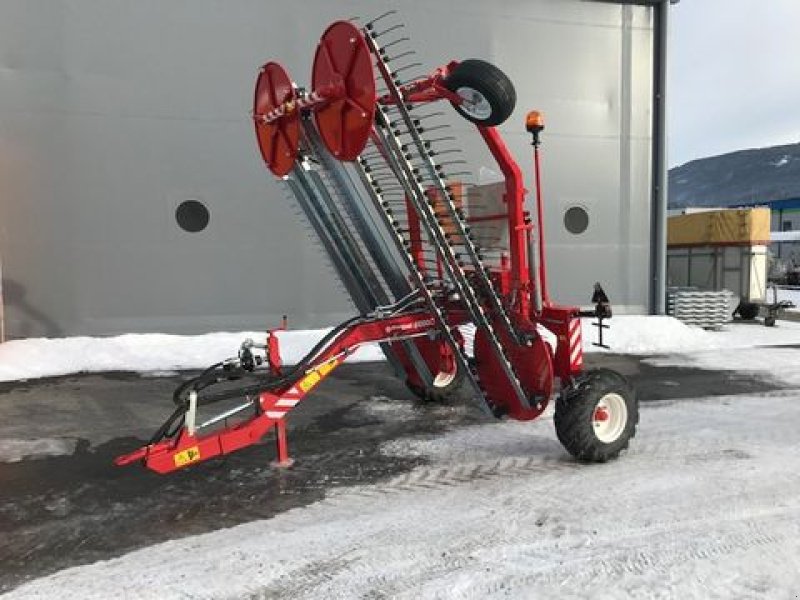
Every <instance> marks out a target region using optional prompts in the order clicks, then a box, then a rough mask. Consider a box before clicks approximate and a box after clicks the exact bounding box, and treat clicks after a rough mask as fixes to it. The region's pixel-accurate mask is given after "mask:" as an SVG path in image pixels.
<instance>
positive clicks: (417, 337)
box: [116, 12, 638, 473]
mask: <svg viewBox="0 0 800 600" xmlns="http://www.w3.org/2000/svg"><path fill="white" fill-rule="evenodd" d="M393 15H394V13H393V12H390V13H386V14H385V15H382V16H381V17H379V18H378V19H376V20H374V21H371V22H369V23H367V24H365V25H364V26H363V27H359V26H358V25H356V24H354V23H352V22H350V21H337V22H335V23H333V24H332V25H330V26H329V27H328V28H327V29H326V30H325V32H324V34H323V35H322V38H321V40H320V42H319V44H318V46H317V50H316V55H315V58H314V66H313V70H312V82H311V87H310V89H308V90H305V89H302V88H299V87H298V86H297V85H296V84H295V83H294V82H293V81H292V80H291V78H290V77H289V76H288V74H287V73H286V71H285V70H284V69H283V67H281V66H280V65H279V64H278V63H276V62H268V63H266V64H265V65H264V66H263V67H262V68H261V69H260V71H259V74H258V78H257V81H256V88H255V98H254V109H253V119H254V123H255V130H256V136H257V139H258V145H259V148H260V151H261V154H262V157H263V159H264V161H265V162H266V164H267V166H268V168H269V169H270V171H271V172H272V173H273V174H274V175H275V176H276V177H278V178H280V179H282V180H284V181H285V183H286V185H287V187H288V189H289V190H290V192H291V194H292V196H293V199H294V201H295V202H296V203H297V205H298V206H299V207H300V208H301V210H302V212H303V214H304V215H305V217H306V219H307V220H308V223H309V224H310V225H311V227H312V229H313V230H314V233H315V235H316V236H317V237H318V238H319V240H320V242H321V243H322V246H323V247H324V249H325V251H326V253H327V254H328V256H329V258H330V260H331V262H332V264H333V266H334V268H335V270H336V272H337V274H338V276H339V278H340V279H341V281H342V283H343V284H344V286H345V288H346V290H347V292H348V293H349V294H350V296H351V298H352V300H353V303H354V304H355V306H356V308H357V309H358V311H359V313H360V314H359V316H357V317H354V318H353V319H350V320H348V321H346V322H345V323H342V324H341V325H339V326H338V327H336V328H334V329H333V330H332V331H331V332H329V333H328V334H327V335H326V336H325V337H324V338H323V339H322V340H321V341H320V342H319V343H318V344H317V345H316V346H314V347H313V348H312V349H311V350H310V351H309V352H308V353H307V355H306V356H305V357H304V358H303V359H302V360H301V361H299V362H298V363H297V364H296V365H294V366H292V367H285V366H284V365H283V361H282V359H281V355H280V347H279V336H278V335H277V330H270V331H268V332H267V336H266V340H265V343H264V344H255V343H254V342H252V341H251V340H246V341H245V342H244V343H243V344H242V346H241V348H240V349H239V352H238V355H237V356H236V357H234V358H231V359H228V360H226V361H223V362H220V363H217V364H215V365H212V366H211V367H209V368H208V369H207V370H206V371H204V372H203V373H201V374H200V375H199V376H197V377H194V378H192V379H191V380H189V381H187V382H185V383H184V384H182V385H181V386H180V387H179V388H178V389H177V390H176V391H175V394H174V400H175V403H176V405H177V408H176V409H175V411H174V413H173V414H172V415H171V416H170V418H169V419H168V420H167V421H166V422H165V423H164V425H163V426H162V427H161V428H160V429H159V430H158V431H157V432H156V433H155V435H154V436H153V438H152V439H151V440H150V442H149V443H148V444H147V445H145V446H144V447H142V448H140V449H139V450H137V451H135V452H132V453H130V454H127V455H125V456H121V457H119V458H118V459H117V461H116V462H117V464H119V465H124V464H129V463H131V462H135V461H142V462H143V463H144V465H145V466H146V467H148V468H150V469H152V470H154V471H157V472H159V473H167V472H171V471H174V470H177V469H180V468H183V467H186V466H187V465H191V464H194V463H198V462H201V461H204V460H207V459H210V458H213V457H215V456H219V455H223V454H228V453H230V452H234V451H236V450H238V449H240V448H243V447H246V446H250V445H252V444H254V443H256V442H258V441H259V440H260V439H261V438H262V437H263V436H264V435H265V434H266V433H267V432H268V431H269V430H270V429H272V428H275V430H276V438H277V442H278V463H279V464H288V463H289V462H290V461H289V458H288V453H287V448H286V430H285V419H286V416H287V414H288V413H289V412H290V411H291V410H292V409H293V408H294V407H295V406H296V405H297V404H298V403H299V402H301V400H302V399H303V398H304V397H305V396H306V395H307V394H308V393H309V392H311V391H312V390H313V389H314V388H316V386H317V385H319V384H320V382H321V381H322V380H323V379H324V378H325V377H327V376H328V375H329V374H330V373H331V372H332V371H333V370H334V369H335V368H336V367H338V366H339V365H340V364H342V363H343V362H344V361H345V360H346V359H347V358H348V357H349V356H350V355H351V354H352V353H353V352H354V351H355V350H356V349H358V348H359V347H360V346H361V345H364V344H367V343H370V344H376V343H377V344H380V345H381V348H382V349H383V351H384V353H385V354H386V356H387V359H388V360H389V361H390V363H391V364H392V366H393V367H394V369H395V371H396V372H397V373H398V374H400V376H402V377H404V378H405V380H406V382H407V384H408V386H409V388H410V389H411V390H412V391H413V392H414V393H415V394H417V395H419V396H420V397H424V398H441V397H443V396H448V395H451V394H453V393H455V392H456V391H459V390H461V391H463V390H464V389H466V391H467V393H469V394H470V395H471V396H473V397H474V398H475V399H476V400H477V401H478V403H479V404H480V406H481V407H482V408H483V409H484V410H485V411H486V412H487V413H489V414H490V415H493V416H496V417H503V416H507V417H509V418H512V419H517V420H531V419H535V418H536V417H538V416H540V415H541V414H542V412H543V411H544V410H545V408H546V407H547V405H548V403H549V402H550V400H551V398H552V397H554V396H555V395H556V392H557V396H558V402H557V405H556V411H555V424H556V432H557V434H558V437H559V439H560V440H561V442H562V443H563V444H564V446H565V447H566V448H567V450H569V451H570V452H571V453H572V454H573V455H574V456H576V457H578V458H579V459H582V460H592V461H603V460H607V459H609V458H613V457H616V456H617V455H618V454H619V452H620V451H621V450H622V449H623V448H625V447H626V446H627V444H628V440H629V439H630V437H632V436H633V434H634V431H635V426H636V422H637V420H638V405H637V402H636V398H635V394H634V393H633V390H632V389H631V388H630V386H629V385H628V383H627V382H626V381H625V379H624V378H623V377H622V376H621V375H619V374H617V373H614V372H612V371H593V372H586V371H584V366H583V341H582V336H581V316H587V314H591V315H593V316H597V317H599V318H600V323H599V325H600V326H601V329H600V331H601V332H602V329H603V328H605V327H607V325H603V323H602V319H603V318H608V317H610V316H611V310H610V306H609V304H608V299H607V298H606V296H605V293H604V292H603V291H602V289H601V288H600V287H599V284H597V285H596V288H595V295H594V298H593V301H594V302H595V304H596V308H595V310H594V311H590V312H588V313H587V312H583V313H582V312H581V310H580V309H579V308H578V307H575V306H561V305H557V304H555V303H553V302H552V301H551V300H550V298H549V294H548V290H547V283H546V281H547V279H546V264H545V263H546V261H545V242H544V236H543V232H542V222H543V212H544V208H543V201H542V194H541V186H540V183H539V182H540V162H539V147H540V142H541V139H540V135H541V132H542V130H543V129H544V123H543V120H542V117H541V114H539V113H538V112H535V111H533V112H531V113H529V115H528V117H527V120H526V128H527V130H528V132H529V133H530V134H531V135H532V142H533V148H534V169H535V181H536V214H535V219H534V217H533V216H532V215H531V214H530V213H529V212H528V211H527V210H525V204H524V202H525V194H526V190H525V188H524V183H523V176H522V172H521V170H520V168H519V166H518V165H517V163H516V162H515V160H514V158H513V157H512V155H511V153H510V151H509V149H508V148H507V146H506V145H505V143H504V142H503V140H502V138H501V136H500V134H499V132H498V130H497V129H495V126H496V125H499V124H500V123H502V122H503V121H505V120H506V119H507V118H508V117H509V116H510V115H511V113H512V111H513V109H514V105H515V101H516V95H515V91H514V88H513V85H512V84H511V82H510V81H509V80H508V78H507V77H506V76H505V75H504V74H503V73H502V71H500V70H499V69H497V68H496V67H494V66H493V65H491V64H489V63H486V62H484V61H481V60H476V59H470V60H464V61H460V62H459V61H451V62H448V63H447V64H445V65H443V66H441V67H439V68H437V69H435V70H433V71H432V72H431V73H429V74H427V75H423V76H420V77H416V78H407V79H404V77H403V75H402V73H403V72H404V71H407V70H408V69H410V68H414V67H417V66H419V65H418V63H413V62H412V63H410V64H407V65H403V64H402V59H405V58H407V57H409V56H412V55H413V51H403V50H402V45H403V44H404V43H405V42H407V41H408V40H407V38H406V37H399V35H400V34H399V33H398V32H400V30H401V27H402V26H401V25H399V24H395V25H393V24H391V22H390V23H389V24H388V25H384V26H383V28H382V30H379V23H380V24H381V25H382V24H383V23H385V22H386V20H387V19H390V18H393ZM389 34H397V35H398V37H397V38H396V39H393V40H390V41H386V42H384V41H383V40H384V39H386V37H385V36H387V35H389ZM442 101H444V102H446V103H449V104H451V105H452V106H453V107H454V108H455V110H456V111H457V112H458V113H460V114H461V116H463V117H464V118H466V119H467V120H468V121H471V122H472V123H474V124H475V126H476V128H477V131H478V133H479V134H480V136H481V137H482V139H483V141H484V142H485V144H486V146H487V148H488V150H489V152H490V153H491V155H492V156H493V157H494V159H495V161H496V162H497V165H498V166H499V169H500V171H501V172H502V176H503V184H502V202H501V203H500V204H499V205H496V206H500V207H501V210H500V211H499V212H495V213H493V214H485V211H484V213H481V214H478V211H475V214H472V213H473V209H474V208H475V200H474V197H473V195H472V194H473V192H474V191H475V190H477V189H478V187H479V186H474V185H473V186H470V185H468V184H467V183H465V182H464V181H463V180H464V179H465V178H467V177H469V176H470V171H468V170H464V164H465V162H466V161H464V160H463V159H461V158H458V156H459V154H458V153H459V151H460V149H459V148H447V144H449V143H452V142H453V141H454V140H455V138H454V137H452V136H448V135H445V134H444V133H445V132H446V129H445V126H441V125H435V124H434V123H435V121H434V120H431V119H433V118H434V117H436V116H438V115H441V112H436V111H433V112H424V111H423V109H424V108H425V107H431V106H433V105H434V103H441V102H442ZM487 223H492V225H494V226H495V230H494V232H495V235H488V234H487V233H486V231H487V229H486V224H487ZM498 223H499V224H500V225H501V226H504V228H505V232H504V234H503V235H502V236H498V235H496V233H497V229H496V226H497V224H498ZM536 224H538V228H537V227H536ZM470 332H473V333H472V339H471V340H467V339H466V337H467V336H469V334H470ZM547 332H549V333H547ZM548 336H549V337H550V338H551V341H550V342H548V341H546V339H545V338H546V337H548ZM601 340H602V338H601ZM470 341H471V343H469V342H470ZM469 346H471V348H469ZM557 385H558V387H557ZM235 398H241V399H242V401H241V402H240V403H238V404H236V405H234V406H232V407H231V408H229V409H228V410H225V411H224V412H222V413H221V414H218V415H216V416H214V417H212V418H211V419H208V420H206V421H205V422H202V423H198V419H197V415H198V407H200V406H204V405H207V404H211V403H215V402H219V401H225V400H227V401H231V400H233V399H235Z"/></svg>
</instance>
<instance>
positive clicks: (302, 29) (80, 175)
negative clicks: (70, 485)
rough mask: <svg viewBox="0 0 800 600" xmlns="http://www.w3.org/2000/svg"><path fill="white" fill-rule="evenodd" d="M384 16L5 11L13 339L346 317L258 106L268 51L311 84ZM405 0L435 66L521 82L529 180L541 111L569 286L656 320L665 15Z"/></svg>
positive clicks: (1, 16)
mask: <svg viewBox="0 0 800 600" xmlns="http://www.w3.org/2000/svg"><path fill="white" fill-rule="evenodd" d="M387 7H388V5H387V4H385V3H377V2H367V1H361V2H335V3H334V2H328V1H324V0H312V1H305V2H295V3H276V2H265V1H264V0H258V1H256V0H226V1H224V2H223V1H222V0H171V1H170V2H161V1H155V0H136V1H133V0H63V1H58V2H57V1H53V0H0V259H1V260H2V266H3V278H4V280H3V283H4V287H3V292H4V297H5V304H6V324H7V331H8V333H9V334H10V335H12V336H30V335H50V336H53V335H75V334H110V333H119V332H125V331H165V332H179V333H189V332H203V331H210V330H218V329H242V328H263V327H266V326H268V325H274V324H276V323H278V321H279V318H280V315H282V314H284V313H287V314H289V315H290V324H293V325H295V326H297V327H301V326H302V327H311V326H322V325H326V324H332V323H335V322H337V321H338V320H341V319H342V318H344V317H345V316H347V315H349V314H351V313H352V310H353V309H352V308H351V306H350V303H349V301H348V300H347V298H346V297H345V296H344V294H343V293H342V291H341V289H340V287H339V286H338V283H337V282H336V280H335V278H334V277H333V276H332V274H331V272H330V269H329V267H328V266H327V263H326V260H325V257H324V255H323V254H322V253H321V251H320V250H319V249H318V247H317V246H316V245H315V244H314V243H313V240H310V239H309V237H308V234H307V233H306V230H305V227H304V224H303V222H302V220H301V219H300V218H299V217H298V216H297V215H296V214H295V211H294V207H293V206H292V205H291V203H290V202H288V201H287V199H286V194H285V192H284V191H283V189H282V187H281V185H280V184H279V183H278V182H276V181H274V180H273V178H272V177H271V175H270V174H269V173H268V172H267V171H266V169H265V168H264V167H263V164H262V162H261V159H260V157H259V154H258V151H257V148H256V146H255V142H254V136H253V133H252V124H251V122H250V119H249V116H248V111H249V110H250V106H251V98H252V88H253V83H254V79H255V75H256V70H257V68H258V67H259V66H260V64H262V63H263V62H264V61H266V60H268V59H276V60H278V61H280V62H282V63H283V64H284V65H285V66H286V67H287V69H288V70H289V72H290V74H292V75H293V77H294V78H295V79H296V80H297V82H298V83H300V84H306V83H307V82H308V80H309V77H310V70H311V61H312V57H313V50H314V47H315V44H316V40H317V39H318V38H319V35H320V34H321V32H322V31H323V29H324V27H325V26H326V25H327V24H328V23H329V22H330V21H332V20H334V19H336V18H342V17H350V16H355V15H364V16H368V17H369V16H374V15H376V14H378V13H380V12H382V11H383V10H384V9H385V8H387ZM391 7H393V8H398V9H399V10H400V11H401V12H402V16H403V18H404V20H405V21H406V23H407V24H408V26H409V30H408V33H409V35H410V36H411V37H412V39H413V40H414V41H415V45H416V46H417V48H418V50H419V55H420V58H421V60H422V61H423V62H425V63H426V66H428V65H429V66H431V67H433V66H436V65H438V64H440V63H442V62H446V61H447V60H449V59H451V58H469V57H476V58H483V59H486V60H489V61H491V62H494V63H496V64H497V65H499V66H500V67H501V68H503V69H504V70H505V71H506V72H507V73H508V74H509V75H510V76H511V77H512V79H513V80H514V81H515V83H516V86H517V91H518V109H517V111H516V113H515V114H514V116H513V117H512V118H511V119H510V121H509V122H508V123H506V124H505V125H504V126H503V128H502V129H503V132H504V134H505V135H506V137H507V139H508V142H509V144H510V146H511V147H512V149H513V151H514V152H515V155H516V157H517V159H518V160H519V161H520V163H521V164H522V166H523V170H525V171H529V170H530V168H529V165H530V157H529V150H530V147H529V145H528V139H527V136H526V134H524V132H523V127H522V121H523V117H524V114H525V112H526V111H527V110H529V109H530V108H534V107H535V108H539V109H541V110H543V111H544V112H545V114H546V116H547V130H546V133H545V146H544V152H545V155H544V174H545V186H546V187H545V193H546V198H547V223H546V225H547V240H548V244H549V246H548V250H549V267H550V281H551V287H552V293H553V296H554V297H555V298H556V299H558V300H559V301H564V302H581V303H585V302H586V300H587V299H588V296H589V293H590V290H591V284H592V283H593V282H594V281H595V280H597V279H599V280H602V281H603V282H604V283H605V284H606V287H607V289H608V290H609V293H610V294H611V296H612V300H613V301H614V302H615V303H616V304H617V305H623V306H625V307H626V308H628V309H629V310H633V311H644V310H645V306H646V303H647V268H648V256H649V182H650V135H651V133H650V129H651V127H650V121H651V111H650V108H651V104H650V90H651V77H650V64H651V58H652V50H651V37H652V15H651V10H652V9H649V8H645V7H632V6H625V7H622V6H617V5H613V4H604V3H595V2H584V1H581V0H526V1H524V2H523V1H511V0H506V1H500V2H494V3H487V2H480V1H478V0H465V1H459V2H456V1H452V0H450V1H446V2H445V1H427V2H422V1H416V0H413V1H412V0H409V1H405V2H401V3H393V5H392V6H391ZM471 139H475V138H471ZM470 144H472V142H470ZM467 150H468V151H470V152H472V151H473V150H474V151H475V152H477V148H476V147H473V146H469V147H468V148H467ZM529 187H530V188H531V189H532V184H529ZM186 199H199V200H201V201H202V202H204V203H205V204H206V205H207V206H208V208H209V210H210V212H211V221H210V224H209V226H208V228H207V229H206V230H204V231H202V232H200V233H193V234H192V233H187V232H185V231H182V230H181V229H179V228H178V226H177V225H176V223H175V219H174V211H175V208H176V207H177V205H178V204H180V203H181V202H182V201H184V200H186ZM573 205H579V206H582V207H584V208H585V209H587V210H588V212H589V216H590V226H589V229H588V230H587V231H586V232H585V233H584V234H581V235H577V236H576V235H573V234H570V233H568V232H566V231H565V229H564V227H563V213H564V211H565V210H566V209H567V208H568V207H570V206H573Z"/></svg>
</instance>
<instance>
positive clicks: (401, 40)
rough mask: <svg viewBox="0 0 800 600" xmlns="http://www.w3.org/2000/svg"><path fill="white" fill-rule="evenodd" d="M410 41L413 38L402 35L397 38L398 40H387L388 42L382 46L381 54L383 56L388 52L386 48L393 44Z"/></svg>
mask: <svg viewBox="0 0 800 600" xmlns="http://www.w3.org/2000/svg"><path fill="white" fill-rule="evenodd" d="M410 41H411V38H409V37H401V38H397V39H396V40H394V41H392V42H387V43H385V44H383V45H382V46H381V56H383V55H384V54H385V53H386V49H387V48H391V47H392V46H396V45H397V44H402V43H403V42H410Z"/></svg>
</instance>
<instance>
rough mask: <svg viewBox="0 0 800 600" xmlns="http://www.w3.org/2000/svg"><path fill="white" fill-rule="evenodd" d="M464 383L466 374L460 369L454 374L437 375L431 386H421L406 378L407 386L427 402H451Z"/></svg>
mask: <svg viewBox="0 0 800 600" xmlns="http://www.w3.org/2000/svg"><path fill="white" fill-rule="evenodd" d="M440 375H441V374H440ZM463 383H464V374H463V373H462V372H461V370H460V369H459V370H458V371H457V372H456V373H455V374H453V375H452V376H448V377H442V376H437V377H436V378H435V379H434V380H433V382H432V383H431V385H429V386H421V385H418V384H416V383H413V382H411V381H408V380H406V387H407V388H408V389H409V390H411V393H413V394H414V395H415V396H416V397H417V398H419V399H420V400H423V401H425V402H435V403H436V404H449V403H450V402H452V401H453V400H454V399H455V398H457V397H458V395H459V393H460V391H461V386H462V384H463Z"/></svg>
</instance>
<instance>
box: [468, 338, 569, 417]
mask: <svg viewBox="0 0 800 600" xmlns="http://www.w3.org/2000/svg"><path fill="white" fill-rule="evenodd" d="M517 328H518V329H519V330H521V331H529V332H530V333H533V334H535V331H536V327H535V325H533V324H532V323H525V326H521V324H519V323H518V324H517ZM495 331H497V332H498V335H499V336H500V338H501V342H502V343H503V347H504V348H505V350H506V356H508V358H509V359H510V360H511V363H512V364H513V365H514V370H515V371H516V374H517V375H518V376H519V380H520V383H521V384H522V389H523V391H524V392H525V393H526V394H527V396H528V401H529V403H530V404H531V407H530V408H529V409H526V408H524V407H523V406H522V405H521V404H520V403H519V402H518V401H517V395H516V393H515V392H514V388H513V387H512V386H511V383H510V382H509V381H508V378H507V377H506V376H505V372H504V371H503V367H502V365H501V363H500V360H499V359H498V358H497V355H496V354H495V352H494V350H492V348H491V346H490V345H489V340H488V339H487V336H486V333H485V332H484V331H483V330H481V329H479V330H478V331H477V332H476V334H475V363H476V366H477V368H478V375H479V376H480V379H481V385H482V386H483V389H484V391H485V392H486V394H487V395H488V396H489V398H490V399H491V400H492V401H493V402H494V403H495V404H498V405H499V406H503V407H505V408H506V409H507V410H508V414H509V416H510V417H512V418H514V419H517V420H519V421H528V420H530V419H535V418H536V417H538V416H539V415H540V414H541V413H542V412H543V411H544V409H545V408H546V407H547V404H548V402H549V401H550V395H551V394H552V392H553V357H552V354H551V351H550V347H549V346H548V345H547V342H545V341H544V340H543V339H542V338H541V336H539V335H538V334H535V335H534V339H533V340H532V341H531V345H530V346H527V345H522V346H520V345H517V344H515V343H514V342H513V341H512V340H511V339H510V337H509V336H508V334H507V333H506V332H505V330H504V329H502V328H501V327H496V328H495Z"/></svg>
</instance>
